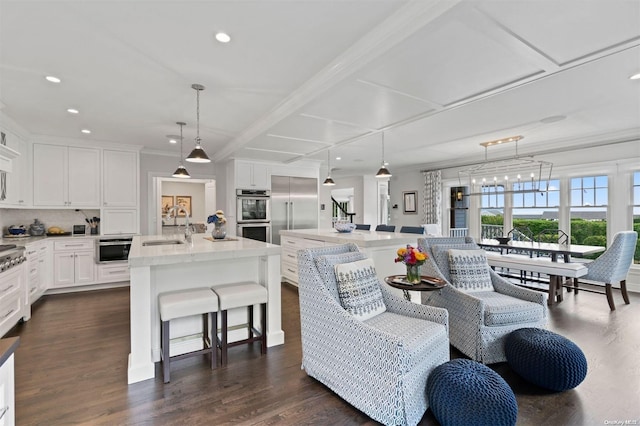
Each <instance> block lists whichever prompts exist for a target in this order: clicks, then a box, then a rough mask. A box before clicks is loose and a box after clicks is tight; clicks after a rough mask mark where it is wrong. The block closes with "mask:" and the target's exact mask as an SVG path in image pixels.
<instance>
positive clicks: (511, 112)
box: [0, 0, 640, 175]
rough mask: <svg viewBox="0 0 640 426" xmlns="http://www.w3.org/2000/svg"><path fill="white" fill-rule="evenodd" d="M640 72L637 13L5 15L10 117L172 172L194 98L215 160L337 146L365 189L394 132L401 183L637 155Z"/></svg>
mask: <svg viewBox="0 0 640 426" xmlns="http://www.w3.org/2000/svg"><path fill="white" fill-rule="evenodd" d="M218 31H225V32H227V33H228V34H229V35H230V36H231V41H230V42H229V43H226V44H221V43H218V42H217V41H215V38H214V35H215V34H216V33H217V32H218ZM637 73H640V1H638V0H597V1H591V0H581V1H573V0H557V1H536V0H531V1H529V0H519V1H511V2H507V1H483V0H478V1H454V0H440V1H429V0H415V1H399V0H370V1H369V0H352V1H350V0H336V1H328V0H281V1H273V0H261V1H257V0H256V1H242V0H236V1H190V0H182V1H168V0H164V1H163V0H155V1H154V0H137V1H134V0H129V1H117V2H114V1H99V0H87V1H55V0H51V1H29V0H16V1H9V0H0V108H1V111H2V112H3V113H4V114H5V115H6V116H8V117H10V118H11V119H13V120H15V121H16V122H17V123H18V124H20V125H21V126H22V127H23V128H25V129H26V130H27V131H28V132H30V134H31V135H33V136H34V137H39V136H54V137H59V138H74V139H87V140H94V141H106V142H117V143H126V144H135V145H141V146H143V147H144V150H146V151H150V152H163V153H167V154H170V155H175V156H176V158H177V157H178V155H179V145H171V144H169V139H168V138H167V135H175V134H177V133H179V128H178V126H177V125H176V124H175V123H176V122H177V121H185V122H186V123H187V126H186V127H185V128H184V135H185V140H184V141H185V151H187V149H190V148H191V146H192V145H193V138H194V137H195V133H196V130H195V127H196V126H195V117H196V94H195V91H194V90H193V89H191V84H192V83H199V84H202V85H204V86H205V87H206V89H205V90H204V91H203V92H202V93H201V95H200V109H201V112H200V114H201V117H200V120H201V123H200V135H201V137H202V140H203V147H204V149H205V150H206V151H207V152H208V153H209V155H210V156H211V157H214V158H215V159H216V161H221V160H224V159H228V158H248V159H256V160H268V161H276V162H282V163H291V162H295V161H296V160H298V159H305V158H308V159H314V160H318V161H322V162H323V163H326V161H327V154H326V150H327V149H328V148H330V149H331V154H332V157H336V156H340V157H341V160H335V161H332V166H333V167H334V168H335V171H334V173H333V174H334V175H340V174H342V175H352V174H362V173H375V171H376V170H377V168H378V167H379V165H380V161H381V138H382V133H383V132H384V138H385V160H386V161H388V162H389V164H390V165H389V168H390V169H391V170H392V172H393V170H397V169H400V168H416V169H420V168H432V167H437V166H441V165H450V164H457V163H463V162H468V161H472V160H474V159H476V160H477V159H481V158H483V156H484V150H483V148H482V147H480V145H479V144H480V142H483V141H488V140H493V139H500V138H503V137H507V136H512V135H522V136H524V139H523V140H522V141H521V142H520V143H519V151H520V153H521V154H526V153H538V152H544V151H547V150H550V149H557V148H558V147H563V146H586V145H589V144H600V143H609V142H616V141H624V140H633V139H638V138H640V79H639V80H630V79H629V77H630V76H631V75H633V74H637ZM47 75H54V76H56V77H59V78H60V79H61V80H62V82H61V83H59V84H52V83H49V82H47V81H46V80H45V79H44V77H45V76H47ZM67 108H76V109H78V110H79V111H80V113H79V114H74V115H72V114H69V113H67V111H66V110H67ZM83 128H86V129H90V130H91V132H92V133H91V134H90V135H83V134H81V133H80V130H81V129H83ZM512 150H513V147H507V146H505V147H500V148H496V150H495V155H496V156H498V157H499V156H507V155H512V154H513V151H512ZM632 154H635V155H638V154H640V153H632Z"/></svg>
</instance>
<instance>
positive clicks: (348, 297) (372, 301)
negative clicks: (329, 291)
mask: <svg viewBox="0 0 640 426" xmlns="http://www.w3.org/2000/svg"><path fill="white" fill-rule="evenodd" d="M335 274H336V280H337V281H338V296H339V297H340V304H341V305H342V307H343V308H344V309H345V310H346V311H347V312H349V313H350V314H351V315H353V316H354V317H355V318H356V319H359V320H360V321H364V320H367V319H369V318H373V317H375V316H376V315H378V314H381V313H382V312H384V311H386V310H387V308H386V306H385V304H384V300H383V298H382V291H380V282H379V280H378V276H377V275H376V268H375V266H374V265H373V260H371V259H364V260H358V261H356V262H350V263H340V264H337V265H335Z"/></svg>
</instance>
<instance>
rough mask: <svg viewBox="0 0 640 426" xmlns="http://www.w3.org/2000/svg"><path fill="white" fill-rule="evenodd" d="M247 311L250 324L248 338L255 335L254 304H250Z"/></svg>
mask: <svg viewBox="0 0 640 426" xmlns="http://www.w3.org/2000/svg"><path fill="white" fill-rule="evenodd" d="M247 312H248V315H249V317H248V318H247V322H248V324H249V326H248V327H247V339H251V338H252V337H253V305H249V306H248V307H247Z"/></svg>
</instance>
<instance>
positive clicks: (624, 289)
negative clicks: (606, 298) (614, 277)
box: [620, 280, 631, 305]
mask: <svg viewBox="0 0 640 426" xmlns="http://www.w3.org/2000/svg"><path fill="white" fill-rule="evenodd" d="M620 292H621V293H622V298H623V299H624V303H626V304H627V305H628V304H629V303H631V302H629V295H628V294H627V280H622V281H620Z"/></svg>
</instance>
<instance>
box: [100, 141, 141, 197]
mask: <svg viewBox="0 0 640 426" xmlns="http://www.w3.org/2000/svg"><path fill="white" fill-rule="evenodd" d="M138 186H139V185H138V153H137V152H133V151H117V150H110V149H105V150H103V152H102V206H103V207H137V206H138Z"/></svg>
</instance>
